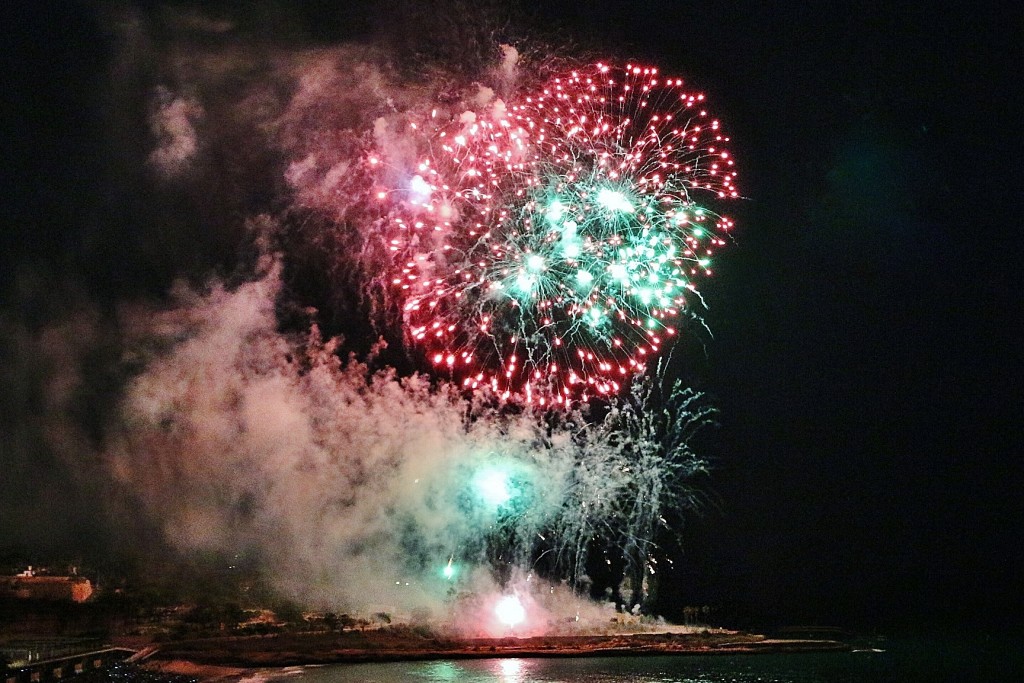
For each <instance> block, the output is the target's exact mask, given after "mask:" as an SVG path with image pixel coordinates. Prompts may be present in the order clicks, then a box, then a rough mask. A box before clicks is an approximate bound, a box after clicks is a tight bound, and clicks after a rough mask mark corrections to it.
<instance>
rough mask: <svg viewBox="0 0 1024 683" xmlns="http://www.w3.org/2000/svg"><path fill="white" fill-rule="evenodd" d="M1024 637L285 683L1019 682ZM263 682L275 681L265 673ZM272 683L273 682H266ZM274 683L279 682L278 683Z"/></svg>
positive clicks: (415, 671)
mask: <svg viewBox="0 0 1024 683" xmlns="http://www.w3.org/2000/svg"><path fill="white" fill-rule="evenodd" d="M1022 640H1024V632H1022V633H1008V634H1000V635H998V636H989V635H987V634H970V633H967V634H964V633H958V634H957V635H956V636H955V637H945V638H917V637H915V638H912V639H901V640H899V641H894V640H889V641H887V643H886V644H885V645H884V648H885V651H884V652H835V653H816V654H783V653H776V654H757V655H735V656H734V655H712V656H702V655H684V656H629V657H593V658H588V657H584V658H574V657H568V658H548V659H545V658H537V659H534V658H524V659H514V658H510V659H477V660H473V659H466V660H437V661H432V662H394V663H388V664H347V665H346V664H341V665H333V666H324V667H317V668H307V669H305V670H304V671H303V672H302V673H301V674H300V675H299V676H295V677H291V678H289V679H288V681H287V683H357V682H358V683H396V682H399V681H402V682H405V681H412V682H413V683H584V682H586V683H895V682H899V683H917V682H918V681H920V682H922V683H923V682H925V681H927V682H928V683H935V682H936V681H951V680H956V681H1024V651H1022V649H1021V647H1020V642H1021V641H1022ZM268 677H269V678H271V679H273V678H278V676H275V675H274V674H270V675H269V676H268ZM270 683H272V682H270ZM281 683H286V682H285V681H281Z"/></svg>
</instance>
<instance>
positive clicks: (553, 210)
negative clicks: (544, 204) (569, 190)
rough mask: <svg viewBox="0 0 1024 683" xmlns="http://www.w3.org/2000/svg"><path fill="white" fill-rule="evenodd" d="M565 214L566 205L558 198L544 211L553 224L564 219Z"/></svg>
mask: <svg viewBox="0 0 1024 683" xmlns="http://www.w3.org/2000/svg"><path fill="white" fill-rule="evenodd" d="M564 214H565V205H564V204H562V202H560V201H558V200H557V199H556V200H554V201H553V202H551V203H550V204H548V210H547V211H546V212H545V213H544V217H545V218H547V219H548V221H550V222H551V223H552V224H554V223H558V221H560V220H562V216H563V215H564Z"/></svg>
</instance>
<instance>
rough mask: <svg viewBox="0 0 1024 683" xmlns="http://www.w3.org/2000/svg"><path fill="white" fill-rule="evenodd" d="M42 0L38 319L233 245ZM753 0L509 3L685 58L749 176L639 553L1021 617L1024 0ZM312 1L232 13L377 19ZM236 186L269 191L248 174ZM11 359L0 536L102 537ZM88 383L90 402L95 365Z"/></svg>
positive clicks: (650, 57) (541, 17) (794, 612)
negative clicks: (153, 223)
mask: <svg viewBox="0 0 1024 683" xmlns="http://www.w3.org/2000/svg"><path fill="white" fill-rule="evenodd" d="M44 4H46V3H40V6H37V7H35V8H34V9H32V10H24V11H23V12H21V11H19V10H18V9H17V8H12V7H9V6H8V7H6V8H5V9H3V10H2V13H3V15H2V20H0V27H2V28H0V35H2V36H3V41H4V46H3V49H2V53H3V56H2V60H3V66H2V69H0V72H2V73H3V74H4V83H5V86H4V88H3V90H4V93H3V97H2V107H3V109H2V112H3V114H2V116H3V118H2V121H3V123H2V125H3V134H2V136H0V137H2V140H0V149H2V150H3V152H2V158H3V159H4V164H3V170H2V172H0V178H2V179H3V183H4V190H3V193H2V197H3V199H2V203H0V216H2V223H0V230H2V234H0V249H2V255H0V314H4V315H5V316H7V319H14V318H17V319H19V320H29V321H33V320H35V321H36V324H39V325H41V324H43V323H44V322H45V321H46V320H47V319H48V317H49V316H53V315H56V313H55V312H54V311H56V310H58V309H59V310H67V309H69V308H70V309H74V308H75V305H76V304H75V302H76V301H77V300H78V299H81V300H91V301H94V302H98V305H99V306H100V307H101V308H102V307H104V306H107V307H112V306H114V305H115V303H116V302H117V301H118V300H119V299H120V298H122V297H125V296H137V295H141V294H145V295H148V296H159V295H160V293H161V292H163V291H165V290H166V288H167V287H168V286H169V284H170V282H171V280H172V279H173V277H174V276H175V275H176V274H179V273H182V272H185V273H190V274H201V273H203V272H207V271H208V272H218V273H230V272H231V271H232V269H233V268H236V267H238V266H237V264H238V263H240V262H244V260H245V258H247V257H246V256H245V255H244V249H243V248H242V246H241V242H242V233H241V231H240V228H239V227H238V226H239V224H240V222H241V218H240V216H241V215H242V211H243V207H237V206H227V207H225V206H217V207H203V205H202V202H199V201H197V199H196V197H194V196H188V195H187V193H186V196H182V197H179V199H180V200H181V202H182V205H183V206H184V207H187V208H184V209H183V212H185V213H186V214H187V215H185V216H183V217H182V218H181V221H180V224H179V225H177V227H176V226H175V225H174V224H167V223H166V222H165V223H162V224H161V226H160V230H156V229H153V228H149V227H143V226H145V225H149V223H150V218H151V214H155V213H156V212H158V211H163V212H165V213H166V209H167V205H171V206H173V203H174V201H175V198H174V197H173V196H172V197H170V198H168V197H166V196H164V197H162V198H161V199H160V200H159V201H160V202H164V203H165V204H164V205H163V206H162V207H161V208H160V209H154V208H153V207H152V206H151V205H150V203H149V201H148V198H147V196H146V193H145V192H146V191H145V185H144V183H143V181H141V180H139V179H137V178H135V177H133V175H132V174H133V173H138V171H133V170H132V165H131V163H130V162H128V161H125V159H129V160H130V159H132V158H137V157H138V156H139V155H140V154H144V153H145V151H144V149H145V145H146V144H147V143H146V141H145V139H144V138H145V135H144V134H143V135H141V136H139V137H138V138H137V139H136V138H132V137H131V136H129V135H110V134H109V129H110V126H111V121H114V122H115V123H116V122H118V121H120V122H121V123H122V124H123V125H124V126H126V127H128V126H130V125H131V123H130V122H132V121H135V122H138V121H143V122H144V120H145V109H144V107H145V105H144V104H134V105H133V104H131V103H128V104H126V103H124V102H112V101H110V98H109V91H108V90H104V88H103V87H101V86H100V83H101V82H102V81H104V79H106V78H107V77H108V74H110V73H111V71H112V69H114V68H116V65H112V63H111V60H112V55H113V50H112V48H111V45H110V41H111V37H110V32H109V31H107V30H106V28H105V22H107V21H108V14H107V12H108V7H107V6H104V5H100V4H95V5H94V4H87V3H50V4H52V5H56V6H57V8H53V7H51V8H49V9H45V8H42V7H41V5H44ZM171 4H173V3H171ZM179 4H180V3H179ZM336 4H337V5H346V3H336ZM383 4H386V3H382V5H383ZM438 4H439V5H440V4H441V3H438ZM773 4H775V3H760V2H738V3H728V2H714V3H713V2H621V3H617V2H568V1H556V0H551V1H548V2H545V3H543V9H540V8H532V7H529V5H530V3H524V7H523V8H521V10H520V11H519V12H518V13H517V14H516V21H518V22H520V25H521V26H522V27H524V28H523V29H522V30H520V34H525V35H530V34H531V32H533V33H534V34H536V35H543V36H544V37H545V38H546V39H551V38H552V37H558V38H559V39H562V40H566V41H568V42H571V43H573V44H577V45H578V46H579V49H580V50H587V51H588V54H599V53H601V52H602V51H605V52H606V53H610V54H615V55H624V56H630V57H636V58H639V59H645V60H647V61H650V62H653V63H656V64H659V65H660V66H661V67H662V68H663V69H664V70H666V71H672V72H674V73H679V74H682V75H683V76H684V77H685V78H687V79H688V80H689V81H690V82H692V83H695V84H697V85H698V87H700V88H701V89H702V90H704V91H705V92H707V93H708V94H709V97H710V98H711V101H712V102H714V107H715V113H716V114H718V115H720V116H721V117H722V119H723V120H724V121H725V122H727V124H728V129H729V130H730V131H731V133H732V136H733V140H734V150H735V156H736V157H737V159H738V162H739V168H740V176H739V186H740V188H741V190H742V191H743V192H744V194H745V196H746V197H747V199H745V200H744V201H743V202H742V203H741V204H740V205H739V206H737V207H735V208H732V214H733V215H734V218H735V219H736V223H737V229H736V243H735V244H734V245H733V246H730V247H729V248H728V249H726V250H725V251H724V252H723V253H722V256H721V258H720V259H719V262H718V265H717V272H716V277H715V278H713V279H712V280H711V281H710V282H709V283H708V284H706V285H705V286H704V289H703V292H704V294H705V297H706V299H707V301H708V304H709V310H708V311H707V312H706V314H705V315H704V318H705V320H706V322H707V324H708V326H709V327H710V329H711V330H712V333H713V337H710V336H708V337H706V338H705V339H704V340H703V348H701V347H700V345H693V348H689V347H687V349H686V351H687V353H686V355H687V356H688V360H687V362H688V363H689V367H688V370H687V372H688V375H689V376H690V377H691V378H692V381H693V382H694V384H695V385H696V386H697V387H698V388H700V389H701V390H703V391H705V392H706V393H707V394H708V395H709V396H710V397H711V399H712V401H713V402H714V403H715V404H716V405H717V406H718V407H719V409H720V414H719V417H718V420H719V423H720V425H721V426H720V428H719V429H718V430H717V431H716V432H715V433H714V435H713V437H712V438H710V439H708V449H709V455H710V456H711V457H712V458H713V459H714V463H715V472H714V475H713V477H712V478H711V482H710V484H709V492H710V493H709V503H708V504H707V506H706V507H705V509H704V511H703V514H702V515H701V516H700V517H699V518H695V519H691V520H690V522H689V523H688V525H687V526H686V528H685V530H684V534H683V547H684V550H683V552H682V554H681V557H680V558H679V560H678V561H677V563H676V565H675V568H674V569H673V570H671V572H669V575H670V577H671V580H668V579H664V578H663V585H662V592H663V599H664V600H666V604H667V610H668V611H671V609H672V606H673V605H676V606H678V605H681V604H710V605H715V606H717V607H718V608H719V609H720V613H721V614H723V615H743V616H744V617H747V618H749V619H750V620H751V621H753V622H757V621H758V620H760V622H761V623H775V624H781V623H795V622H796V623H828V624H838V625H856V626H864V625H872V624H875V625H896V624H925V623H955V622H959V621H972V622H979V623H1000V622H1002V623H1017V624H1019V623H1020V613H1021V610H1022V609H1024V600H1022V591H1021V589H1020V586H1021V579H1022V577H1024V571H1022V570H1024V544H1022V543H1021V531H1020V530H1021V524H1022V522H1024V515H1022V509H1024V505H1022V503H1021V487H1022V485H1024V475H1022V466H1021V461H1020V459H1019V456H1020V452H1021V450H1022V449H1020V448H1019V447H1018V444H1019V442H1020V428H1021V425H1022V424H1024V400H1022V397H1021V392H1020V390H1019V387H1020V376H1021V372H1020V359H1021V355H1020V352H1019V350H1018V347H1019V344H1020V343H1021V342H1020V330H1021V328H1022V325H1021V320H1022V313H1024V311H1022V310H1021V305H1020V302H1021V294H1020V291H1021V290H1020V285H1021V284H1022V283H1021V278H1020V276H1019V264H1020V262H1021V259H1022V257H1024V253H1022V252H1024V250H1022V245H1024V239H1022V237H1021V229H1022V227H1024V225H1022V217H1024V211H1022V202H1021V199H1022V195H1024V192H1022V189H1021V188H1022V187H1024V177H1022V175H1024V174H1022V171H1021V167H1022V164H1021V162H1020V159H1021V151H1022V149H1021V144H1020V123H1021V121H1024V108H1022V107H1021V104H1022V102H1021V100H1022V92H1024V91H1022V89H1021V87H1020V78H1019V73H1018V71H1019V65H1020V64H1022V63H1024V59H1022V55H1021V50H1020V31H1019V26H1020V14H1019V8H1016V7H1015V6H1014V3H1003V4H999V3H983V4H982V5H980V6H971V7H968V6H967V5H966V4H949V5H948V6H944V3H889V2H878V3H873V2H851V3H844V4H842V5H841V6H840V5H837V4H834V3H821V4H820V6H818V7H804V6H802V5H803V3H792V6H790V5H789V4H786V3H784V5H785V6H784V7H781V8H780V7H773ZM334 5H335V3H329V2H305V3H295V4H294V5H285V4H278V5H266V6H264V7H263V8H262V9H260V10H259V12H258V13H256V14H254V15H253V16H254V17H255V18H252V19H251V23H252V24H261V25H262V29H261V30H262V31H263V32H264V36H265V39H266V40H267V41H268V42H269V43H273V41H275V40H282V41H287V40H299V39H303V40H310V41H321V42H324V43H330V42H340V41H347V40H354V39H358V40H368V39H371V38H373V37H374V36H378V37H379V36H385V39H386V40H390V41H392V42H393V41H395V40H396V37H395V36H396V35H399V36H400V35H402V33H401V31H400V30H398V29H395V28H394V27H393V26H391V27H389V26H388V24H387V22H386V21H384V20H382V19H381V14H382V13H381V12H380V11H377V9H376V8H363V7H360V6H355V7H354V8H353V7H347V8H345V9H338V8H337V7H335V6H334ZM469 5H471V3H467V6H469ZM798 5H800V6H798ZM139 6H140V7H141V8H143V10H144V11H146V12H159V11H160V10H159V7H160V6H159V5H157V4H156V3H152V4H146V3H143V4H141V5H139ZM182 6H187V5H182ZM254 12H255V11H254ZM400 23H401V22H398V21H397V20H396V24H400ZM271 27H280V28H279V29H272V28H271ZM406 30H408V29H406ZM133 107H135V109H134V110H133ZM114 110H116V111H117V112H119V113H118V114H117V115H116V116H115V115H113V114H111V111H114ZM119 117H120V118H119ZM140 128H141V129H142V130H143V131H144V123H143V124H142V126H140ZM140 150H142V151H140ZM221 171H223V173H225V174H228V175H230V173H231V169H221ZM183 192H184V191H183ZM246 203H247V205H246V207H244V209H245V210H252V208H253V207H257V208H258V209H259V210H272V209H273V208H274V203H273V198H272V197H264V196H260V195H258V193H256V191H255V190H254V193H253V196H251V197H248V198H247V199H246ZM197 225H204V226H213V228H210V229H202V230H200V229H197V228H196V227H195V226H197ZM232 226H234V227H232ZM176 230H177V231H178V232H175V231H176ZM240 254H242V256H240ZM56 302H59V303H56ZM9 330H10V328H9V327H4V328H0V332H3V333H5V334H6V332H9ZM2 341H3V347H0V348H2V350H3V353H5V354H14V353H16V351H17V349H16V348H15V347H16V341H15V340H14V339H13V338H12V337H9V336H8V337H7V338H6V339H3V340H2ZM7 379H8V384H9V386H7V387H4V388H3V393H4V397H3V399H2V400H0V406H2V407H3V409H4V411H5V413H6V414H5V416H4V417H3V418H2V419H3V420H5V421H4V422H2V423H0V424H3V425H4V426H5V434H4V442H3V450H2V451H0V453H2V455H3V462H2V471H0V534H2V535H0V546H3V545H4V544H5V541H6V542H7V543H8V544H9V545H17V546H18V547H22V548H29V549H32V548H39V549H43V550H47V551H49V550H52V548H53V547H55V546H56V547H60V546H61V545H63V544H67V543H71V544H72V545H75V544H78V545H80V546H83V547H82V548H81V550H82V551H83V552H88V546H89V544H90V543H92V542H95V543H96V544H97V547H100V546H102V544H103V543H104V542H107V541H105V540H103V539H107V538H108V535H107V534H106V532H104V531H103V528H102V527H103V524H102V523H101V522H100V521H97V519H96V518H94V516H93V515H92V514H91V513H90V510H89V505H91V504H92V503H93V502H94V498H95V496H96V495H97V494H96V492H95V491H93V490H91V489H89V487H88V486H87V485H84V484H83V485H79V484H77V483H75V482H76V481H77V479H76V477H75V476H74V475H73V474H68V473H67V472H63V471H62V470H61V468H62V467H63V466H62V465H61V464H60V463H59V462H58V460H57V459H56V458H55V457H54V456H52V455H50V454H47V453H46V452H45V451H44V449H41V448H39V447H37V446H35V445H33V444H31V443H28V444H27V443H24V442H23V440H22V437H21V436H19V437H18V438H17V439H15V438H14V435H15V434H18V435H22V434H24V433H25V432H24V430H15V429H13V428H12V425H13V424H15V422H19V423H20V421H27V420H31V417H32V414H33V411H34V406H35V405H36V404H37V403H38V401H39V400H40V398H39V396H38V395H37V394H38V391H37V390H36V389H34V385H33V383H32V380H31V378H30V377H28V378H26V377H20V379H19V380H18V381H14V380H12V379H11V377H10V376H8V377H7ZM92 386H93V387H94V388H93V390H94V391H95V393H96V401H98V402H100V403H102V402H103V401H107V400H111V399H110V397H109V396H107V395H106V394H105V392H107V391H114V392H116V386H117V382H116V378H115V379H111V378H99V379H96V382H95V384H94V385H92ZM83 419H84V420H85V421H86V422H88V416H85V417H84V418H83ZM55 490H56V491H58V494H59V495H57V498H56V499H55V497H54V491H55ZM5 536H6V538H5Z"/></svg>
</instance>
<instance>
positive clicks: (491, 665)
mask: <svg viewBox="0 0 1024 683" xmlns="http://www.w3.org/2000/svg"><path fill="white" fill-rule="evenodd" d="M882 656H883V657H884V655H882ZM870 657H871V656H870V655H869V656H868V658H866V659H865V658H864V656H863V655H850V654H847V653H839V654H827V655H806V654H805V655H753V656H750V655H748V656H740V657H732V656H711V657H705V656H686V657H595V658H551V659H532V658H525V659H515V658H509V659H479V660H440V661H433V662H400V663H390V664H353V665H340V666H330V667H324V668H322V669H314V670H309V671H307V672H306V674H304V675H303V676H302V679H301V683H355V682H356V681H360V682H364V683H393V682H396V681H415V682H417V683H582V682H583V681H586V682H588V683H591V682H592V683H853V682H859V681H873V680H889V679H888V678H887V677H886V676H884V675H881V676H880V675H879V674H881V671H882V670H881V669H880V668H879V666H880V662H881V666H882V668H883V669H884V661H883V660H879V659H878V658H877V657H875V659H874V661H869V660H870Z"/></svg>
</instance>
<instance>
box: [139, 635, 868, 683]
mask: <svg viewBox="0 0 1024 683" xmlns="http://www.w3.org/2000/svg"><path fill="white" fill-rule="evenodd" d="M850 649H851V647H850V645H848V644H846V643H842V642H839V641H834V640H807V639H794V640H789V639H769V638H765V637H764V636H760V635H756V634H747V633H703V634H679V633H639V634H629V635H624V634H616V635H607V636H605V635H586V636H534V637H525V638H448V637H436V636H427V635H423V634H408V633H398V634H395V633H390V632H389V633H372V632H355V633H333V634H320V633H314V634H290V635H284V636H251V637H243V638H239V637H235V638H209V639H202V640H193V641H182V642H177V643H166V644H163V645H162V646H160V649H158V650H157V651H155V652H154V653H153V654H152V655H151V656H150V657H149V658H148V659H146V661H145V662H143V663H142V665H143V666H144V667H145V668H146V669H149V670H154V671H159V672H162V673H174V674H186V675H190V676H194V677H196V678H199V679H200V680H203V681H206V682H213V681H228V680H238V679H240V678H242V677H245V676H248V675H252V674H254V673H255V672H257V671H266V670H268V669H269V670H273V669H284V668H286V667H295V666H323V665H328V664H356V663H385V662H407V661H430V660H440V659H490V658H511V657H532V658H540V657H544V658H552V657H559V658H561V657H565V658H568V657H629V656H640V655H643V656H671V655H678V656H687V655H736V654H773V653H782V652H785V653H809V652H849V651H850Z"/></svg>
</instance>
